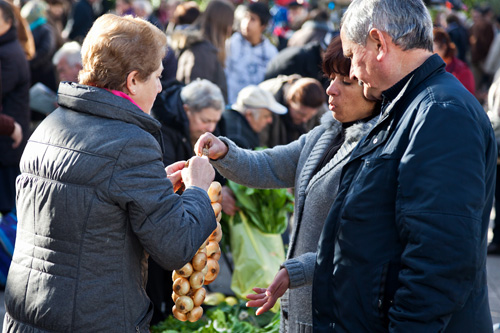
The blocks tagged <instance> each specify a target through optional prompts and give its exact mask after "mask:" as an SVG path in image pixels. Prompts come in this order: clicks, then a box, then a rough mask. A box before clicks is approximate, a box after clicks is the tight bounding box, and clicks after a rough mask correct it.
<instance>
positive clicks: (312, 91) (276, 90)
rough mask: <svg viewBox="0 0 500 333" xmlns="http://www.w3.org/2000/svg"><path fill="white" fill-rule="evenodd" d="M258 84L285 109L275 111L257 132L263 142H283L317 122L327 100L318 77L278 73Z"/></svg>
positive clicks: (315, 124) (273, 144)
mask: <svg viewBox="0 0 500 333" xmlns="http://www.w3.org/2000/svg"><path fill="white" fill-rule="evenodd" d="M259 87H261V88H263V89H264V90H267V91H270V92H271V93H272V94H273V96H274V97H275V99H276V100H277V101H278V102H279V103H281V104H283V105H285V106H286V107H287V109H288V112H287V113H285V114H280V115H278V114H274V115H273V121H272V123H271V124H269V125H268V126H267V127H266V128H265V129H264V130H263V131H262V132H261V133H260V143H261V145H262V146H264V147H268V148H272V147H274V146H278V145H286V144H288V143H290V142H292V141H295V140H297V139H298V138H299V137H300V136H301V135H302V134H305V133H307V132H309V131H310V130H311V129H312V128H314V127H316V126H317V125H319V124H320V122H321V117H322V115H323V113H324V112H325V111H326V104H325V91H324V90H323V87H322V86H321V83H320V82H319V81H318V80H316V79H313V78H301V77H300V76H297V75H293V76H279V77H277V78H275V79H270V80H266V81H264V82H262V83H261V84H260V85H259Z"/></svg>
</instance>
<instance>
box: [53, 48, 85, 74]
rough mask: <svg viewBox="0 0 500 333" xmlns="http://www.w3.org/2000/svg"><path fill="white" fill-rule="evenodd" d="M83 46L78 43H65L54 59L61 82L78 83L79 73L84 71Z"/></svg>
mask: <svg viewBox="0 0 500 333" xmlns="http://www.w3.org/2000/svg"><path fill="white" fill-rule="evenodd" d="M81 49H82V48H81V46H80V44H78V42H67V43H65V44H64V45H63V46H62V47H61V48H60V49H59V50H57V52H56V53H55V54H54V57H52V63H53V64H54V66H55V67H56V70H57V79H58V81H59V82H64V81H70V82H78V73H79V72H80V70H82V68H83V65H82V56H81Z"/></svg>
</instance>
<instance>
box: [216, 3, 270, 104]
mask: <svg viewBox="0 0 500 333" xmlns="http://www.w3.org/2000/svg"><path fill="white" fill-rule="evenodd" d="M244 8H245V12H244V14H243V17H242V19H241V22H240V31H239V32H238V31H237V32H235V33H234V34H233V35H232V36H231V38H229V40H228V41H227V43H226V46H227V52H226V68H225V73H226V78H227V90H228V104H233V103H236V98H237V97H238V93H239V92H240V90H241V89H243V88H245V87H246V86H248V85H257V84H259V83H261V82H262V81H263V80H264V75H265V72H266V67H267V64H268V63H269V61H270V60H271V59H272V58H274V57H275V56H276V54H277V53H278V49H276V47H275V46H274V45H272V44H271V42H270V41H269V39H267V37H265V36H264V31H265V30H266V28H267V25H268V23H269V19H270V18H271V14H269V8H268V7H267V5H266V4H264V3H262V2H251V3H249V4H248V5H246V6H245V7H244Z"/></svg>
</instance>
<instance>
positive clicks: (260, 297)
mask: <svg viewBox="0 0 500 333" xmlns="http://www.w3.org/2000/svg"><path fill="white" fill-rule="evenodd" d="M288 288H290V277H289V276H288V271H287V270H286V268H282V269H280V271H279V272H278V274H276V276H275V277H274V280H273V282H272V283H271V284H270V285H269V287H268V288H267V289H266V288H252V290H253V291H255V292H256V294H249V295H247V298H248V299H249V300H250V301H249V302H247V304H246V305H247V306H248V307H259V308H258V309H257V311H255V314H256V315H261V314H263V313H264V312H266V311H269V310H270V309H271V308H272V307H273V306H274V304H276V301H277V300H278V298H280V297H281V296H283V294H284V293H285V291H287V290H288Z"/></svg>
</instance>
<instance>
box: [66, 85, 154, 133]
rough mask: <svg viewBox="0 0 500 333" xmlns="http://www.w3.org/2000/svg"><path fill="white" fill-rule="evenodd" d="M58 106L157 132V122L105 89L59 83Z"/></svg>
mask: <svg viewBox="0 0 500 333" xmlns="http://www.w3.org/2000/svg"><path fill="white" fill-rule="evenodd" d="M57 95H58V96H57V99H58V101H57V102H58V104H59V105H60V106H62V107H65V108H68V109H71V110H73V111H76V112H81V113H87V114H90V115H94V116H98V117H102V118H108V119H115V120H120V121H124V122H126V123H130V124H134V125H136V126H139V127H140V128H142V129H143V130H145V131H147V132H149V133H156V132H158V131H159V129H160V127H161V124H160V122H159V121H157V120H156V119H154V118H153V117H151V116H150V115H148V114H147V113H145V112H143V111H142V110H141V109H139V108H138V107H137V106H135V105H134V104H133V103H131V102H130V101H127V100H126V99H124V98H121V97H118V96H115V95H113V94H112V93H111V92H109V91H107V90H106V89H101V88H97V87H92V86H86V85H82V84H78V83H74V82H61V84H60V85H59V90H58V94H57Z"/></svg>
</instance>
